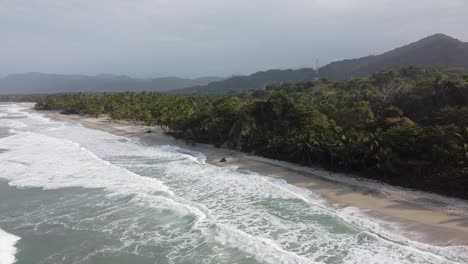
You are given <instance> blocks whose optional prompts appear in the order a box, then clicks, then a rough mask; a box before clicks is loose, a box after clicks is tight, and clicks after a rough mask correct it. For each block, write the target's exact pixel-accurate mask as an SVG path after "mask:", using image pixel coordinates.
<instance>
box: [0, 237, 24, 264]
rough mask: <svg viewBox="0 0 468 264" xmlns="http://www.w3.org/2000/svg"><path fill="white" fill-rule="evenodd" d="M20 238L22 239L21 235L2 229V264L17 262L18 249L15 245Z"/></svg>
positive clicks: (0, 248) (0, 259) (0, 252)
mask: <svg viewBox="0 0 468 264" xmlns="http://www.w3.org/2000/svg"><path fill="white" fill-rule="evenodd" d="M18 240H20V238H19V237H17V236H15V235H12V234H9V233H7V232H5V231H3V230H2V229H0V264H12V263H15V261H16V258H15V254H16V251H17V249H16V247H15V245H16V243H17V242H18Z"/></svg>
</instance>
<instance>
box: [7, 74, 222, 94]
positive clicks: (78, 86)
mask: <svg viewBox="0 0 468 264" xmlns="http://www.w3.org/2000/svg"><path fill="white" fill-rule="evenodd" d="M219 80H223V78H221V77H200V78H195V79H184V78H178V77H161V78H152V79H136V78H131V77H129V76H126V75H113V74H99V75H94V76H91V75H78V74H69V75H67V74H46V73H39V72H29V73H23V74H10V75H8V76H6V77H4V78H2V79H0V94H12V93H15V94H32V93H35V94H38V93H76V92H125V91H158V92H165V91H168V90H172V89H181V88H185V87H192V86H197V85H206V84H208V83H211V82H213V81H219Z"/></svg>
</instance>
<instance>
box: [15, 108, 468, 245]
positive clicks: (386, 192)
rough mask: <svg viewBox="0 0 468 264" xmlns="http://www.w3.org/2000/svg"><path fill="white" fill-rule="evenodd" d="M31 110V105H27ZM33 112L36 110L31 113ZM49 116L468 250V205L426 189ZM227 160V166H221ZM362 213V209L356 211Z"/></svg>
mask: <svg viewBox="0 0 468 264" xmlns="http://www.w3.org/2000/svg"><path fill="white" fill-rule="evenodd" d="M23 105H26V106H29V107H31V106H32V105H31V104H23ZM31 111H33V110H31ZM41 113H45V114H46V115H47V116H48V117H50V118H53V119H56V120H60V121H66V122H79V123H81V124H82V125H84V126H86V127H89V128H93V129H98V130H102V131H106V132H109V133H113V134H116V135H120V136H125V137H129V138H137V139H140V140H141V141H143V142H148V143H152V144H158V145H174V146H179V147H182V148H186V149H190V150H195V151H199V152H202V153H203V154H204V155H205V156H206V158H207V159H206V162H207V163H209V164H213V165H216V166H223V167H236V168H238V169H246V170H250V171H254V172H256V173H258V174H260V175H263V176H269V177H273V178H277V179H284V180H286V181H287V182H288V183H289V184H292V185H295V186H297V187H300V188H305V189H308V190H310V191H311V192H313V193H314V194H317V195H319V196H321V198H323V199H324V200H325V201H326V205H327V206H329V207H333V208H338V209H353V208H359V209H360V210H359V212H364V213H365V214H366V215H367V216H368V217H370V218H372V219H374V220H376V221H377V222H378V223H379V225H380V226H381V227H383V228H385V229H386V230H388V231H390V233H392V234H396V235H398V236H403V237H406V238H408V239H411V240H414V241H419V242H423V243H429V244H432V245H438V246H459V245H463V246H468V201H464V200H459V199H454V198H449V197H444V196H441V195H436V194H431V193H427V192H422V191H414V190H408V189H403V188H398V187H394V186H390V185H388V184H383V183H378V182H374V181H369V180H365V179H359V178H357V177H355V176H353V175H344V174H339V173H332V172H329V171H326V170H323V169H320V168H310V167H304V166H300V165H296V164H292V163H288V162H282V161H276V160H271V159H266V158H261V157H258V156H252V155H248V154H245V153H241V152H237V151H234V150H230V149H222V148H214V147H212V146H209V145H205V144H196V145H192V144H186V143H185V142H184V141H181V140H175V139H174V138H172V137H170V136H167V135H165V134H164V133H163V131H162V130H161V129H159V128H155V127H152V128H151V129H152V131H153V132H152V133H146V131H147V130H148V128H147V127H145V126H144V125H142V124H138V123H135V122H124V121H114V120H110V119H109V118H107V117H106V116H102V117H100V118H97V119H96V118H91V117H84V116H78V115H61V114H59V113H56V112H44V111H42V112H41ZM223 157H225V158H226V159H227V162H224V163H222V162H220V159H221V158H223ZM356 211H358V210H356Z"/></svg>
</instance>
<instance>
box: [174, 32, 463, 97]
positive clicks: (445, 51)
mask: <svg viewBox="0 0 468 264" xmlns="http://www.w3.org/2000/svg"><path fill="white" fill-rule="evenodd" d="M405 66H421V67H437V68H440V67H445V68H465V69H468V43H464V42H461V41H460V40H457V39H454V38H452V37H449V36H446V35H444V34H435V35H432V36H429V37H427V38H424V39H421V40H419V41H417V42H414V43H411V44H409V45H406V46H403V47H400V48H397V49H394V50H392V51H389V52H386V53H384V54H381V55H376V56H367V57H363V58H359V59H351V60H343V61H337V62H333V63H330V64H328V65H326V66H324V67H322V68H320V69H319V74H318V75H317V73H316V71H315V70H314V69H307V68H305V69H299V70H270V71H266V72H257V73H254V74H252V75H249V76H236V77H232V78H229V79H226V80H223V81H220V82H213V83H210V84H208V85H205V86H197V87H191V88H185V89H180V90H175V91H171V92H172V93H179V94H186V93H187V94H194V93H197V94H227V93H230V92H239V91H244V90H248V89H263V88H264V87H265V86H267V85H270V84H273V83H284V82H303V81H309V80H313V79H315V78H317V77H319V78H325V79H329V80H343V79H346V78H350V77H365V76H369V75H371V74H373V73H376V72H379V71H382V70H389V69H393V68H402V67H405Z"/></svg>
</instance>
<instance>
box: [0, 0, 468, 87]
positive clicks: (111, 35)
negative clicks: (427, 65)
mask: <svg viewBox="0 0 468 264" xmlns="http://www.w3.org/2000/svg"><path fill="white" fill-rule="evenodd" d="M467 14H468V1H467V0H411V1H409V0H282V1H280V0H0V76H5V75H7V74H14V73H25V72H44V73H58V74H87V75H95V74H103V73H110V74H125V75H129V76H133V77H138V78H150V77H163V76H179V77H191V78H193V77H199V76H230V75H237V74H250V73H253V72H256V71H260V70H267V69H287V68H301V67H315V64H316V59H318V60H319V64H320V65H324V64H326V63H329V62H332V61H335V60H341V59H347V58H355V57H362V56H367V55H375V54H380V53H382V52H385V51H387V50H390V49H393V48H396V47H399V46H402V45H405V44H408V43H411V42H414V41H416V40H418V39H421V38H423V37H426V36H429V35H432V34H434V33H444V34H447V35H450V36H452V37H455V38H457V39H460V40H462V41H468V30H467V28H466V25H468V15H467Z"/></svg>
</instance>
